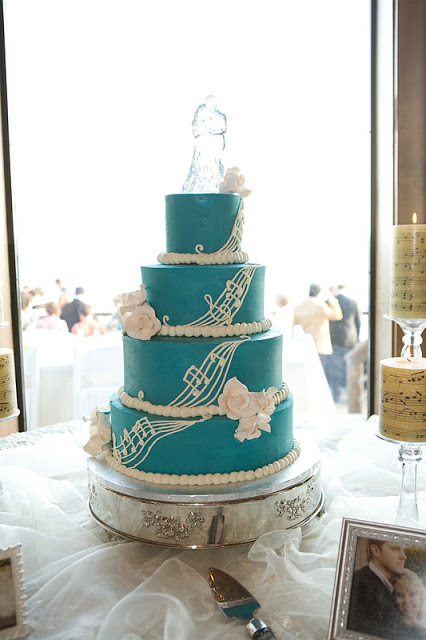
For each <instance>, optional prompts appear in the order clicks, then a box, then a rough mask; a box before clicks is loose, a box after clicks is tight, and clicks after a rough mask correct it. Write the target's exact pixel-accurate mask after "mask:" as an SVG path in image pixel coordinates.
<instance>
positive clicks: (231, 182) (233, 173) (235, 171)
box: [219, 167, 251, 198]
mask: <svg viewBox="0 0 426 640" xmlns="http://www.w3.org/2000/svg"><path fill="white" fill-rule="evenodd" d="M244 182H245V177H244V176H243V175H241V174H240V170H239V168H238V167H232V169H227V171H226V173H225V177H224V179H223V182H221V183H220V185H219V193H238V194H239V195H240V196H241V197H242V198H246V197H247V196H249V195H250V194H251V190H250V189H247V187H245V186H244Z"/></svg>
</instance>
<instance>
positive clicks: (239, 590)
mask: <svg viewBox="0 0 426 640" xmlns="http://www.w3.org/2000/svg"><path fill="white" fill-rule="evenodd" d="M209 583H210V589H211V590H212V592H213V595H214V597H215V598H216V602H217V604H218V605H219V607H220V609H221V611H222V612H223V613H224V615H225V616H226V617H227V618H229V619H232V618H242V619H243V620H247V621H248V622H247V625H246V629H247V631H248V632H249V634H250V636H251V638H252V640H260V639H261V638H262V640H276V638H275V636H274V634H273V633H272V631H271V629H270V628H269V627H268V625H267V624H266V623H265V622H263V620H260V619H259V618H255V617H254V612H255V611H256V609H258V608H259V607H260V604H259V603H258V602H257V600H256V599H255V598H254V596H252V595H251V593H250V591H248V590H247V589H246V588H245V587H243V585H242V584H240V583H239V582H238V581H237V580H235V578H233V577H232V576H230V575H229V574H227V573H225V572H224V571H221V570H220V569H214V568H211V569H210V570H209Z"/></svg>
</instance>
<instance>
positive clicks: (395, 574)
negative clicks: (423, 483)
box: [328, 518, 426, 640]
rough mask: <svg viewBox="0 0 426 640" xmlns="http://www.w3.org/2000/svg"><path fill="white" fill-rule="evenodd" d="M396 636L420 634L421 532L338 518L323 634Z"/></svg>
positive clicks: (424, 554)
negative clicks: (327, 617) (326, 625)
mask: <svg viewBox="0 0 426 640" xmlns="http://www.w3.org/2000/svg"><path fill="white" fill-rule="evenodd" d="M386 543H387V544H386ZM377 558H380V562H381V563H382V564H381V565H380V567H381V568H383V565H385V566H386V569H384V573H385V576H384V577H383V575H382V574H381V572H380V570H379V571H377ZM404 558H405V559H404ZM372 564H374V566H372ZM370 573H371V576H370ZM373 574H374V576H373ZM383 578H384V579H383ZM378 580H379V582H378ZM413 585H415V586H413ZM409 593H410V596H408V595H406V594H409ZM409 598H411V600H409ZM413 598H414V600H413ZM396 638H399V639H400V640H403V639H404V640H405V638H410V639H411V638H413V639H415V640H418V639H419V640H420V639H422V638H426V532H425V531H420V530H417V529H410V528H407V527H400V526H397V525H387V524H380V523H374V522H365V521H362V520H351V519H347V518H343V523H342V532H341V536H340V545H339V553H338V558H337V565H336V577H335V582H334V591H333V600H332V606H331V616H330V625H329V633H328V640H377V639H379V640H395V639H396Z"/></svg>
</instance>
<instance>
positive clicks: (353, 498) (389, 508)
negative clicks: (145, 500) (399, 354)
mask: <svg viewBox="0 0 426 640" xmlns="http://www.w3.org/2000/svg"><path fill="white" fill-rule="evenodd" d="M375 422H377V418H374V417H373V418H372V419H370V420H369V421H368V422H367V421H365V420H363V419H361V418H360V417H357V416H341V415H340V416H339V415H336V416H334V417H333V418H329V419H328V420H327V421H324V423H321V421H320V420H315V421H314V420H309V419H307V418H306V417H303V416H299V417H296V424H298V425H299V426H296V430H295V431H296V435H297V434H298V433H299V434H301V433H303V435H304V437H305V438H312V439H313V440H315V441H317V442H318V444H319V446H320V450H321V462H322V486H323V489H324V493H325V513H324V514H323V515H321V516H320V517H319V518H315V519H314V520H313V521H312V522H311V523H309V524H308V525H307V526H306V527H305V528H304V529H303V530H301V529H300V528H299V529H294V530H289V531H275V532H273V533H271V534H265V535H263V536H262V537H261V538H259V539H258V540H257V541H256V542H255V543H254V544H252V545H247V546H244V545H242V546H237V547H228V548H223V549H208V550H195V551H193V550H174V549H166V548H160V547H155V546H149V545H146V544H142V543H139V542H132V541H123V540H120V541H110V540H109V538H108V536H107V534H106V532H104V531H103V530H102V529H101V528H100V527H99V526H98V525H97V524H96V523H95V522H94V521H93V520H92V519H91V517H90V515H89V512H88V507H87V493H88V492H87V474H86V459H87V456H86V454H85V453H84V452H83V450H82V448H81V446H82V444H84V443H85V441H86V439H87V425H86V424H85V423H82V422H73V423H69V424H61V425H56V426H54V427H46V428H43V429H39V430H36V431H34V432H32V433H30V434H16V435H14V436H8V437H6V438H3V439H0V548H5V547H8V546H13V545H15V544H17V543H20V544H21V545H22V560H23V571H24V583H25V593H26V599H27V612H28V621H29V626H30V636H29V637H30V639H31V640H36V639H37V640H95V639H96V640H138V639H144V640H145V639H147V640H157V639H158V640H163V639H165V640H198V639H201V638H202V639H203V640H219V639H220V640H237V639H243V638H246V637H248V636H247V635H246V631H245V628H244V626H243V624H242V623H241V622H239V621H232V622H231V621H227V620H226V619H225V618H224V617H223V615H222V613H221V612H220V611H219V609H218V608H217V605H216V603H215V602H214V600H213V597H212V596H211V593H210V589H209V586H208V583H207V574H208V569H209V567H210V566H215V567H218V568H221V569H224V570H225V571H228V572H229V573H230V574H232V575H233V576H235V577H236V578H237V579H239V580H240V581H241V582H242V583H244V584H245V585H246V586H247V587H248V588H249V589H250V590H251V591H252V592H253V593H254V595H255V596H256V597H257V599H258V600H259V602H260V603H261V604H262V609H261V616H262V618H263V619H265V620H266V621H267V622H268V623H269V624H270V625H271V627H272V629H273V630H274V632H275V634H276V636H277V638H278V639H279V640H280V639H290V640H292V639H293V640H294V639H295V638H298V639H303V640H325V639H326V638H327V630H328V623H329V616H330V607H331V599H332V592H333V584H334V577H335V566H336V559H337V553H338V546H339V536H340V529H341V522H342V517H350V518H358V519H361V520H367V521H372V522H394V521H395V511H396V507H397V502H398V495H399V490H400V482H401V467H400V463H399V462H398V460H397V452H398V448H397V445H392V444H389V443H386V442H383V441H381V440H379V439H378V438H377V437H376V436H375V435H374V432H375ZM425 464H426V463H421V464H420V466H419V470H418V489H419V491H418V498H419V508H420V523H419V527H422V528H424V527H425V524H426V494H425V490H426V468H425Z"/></svg>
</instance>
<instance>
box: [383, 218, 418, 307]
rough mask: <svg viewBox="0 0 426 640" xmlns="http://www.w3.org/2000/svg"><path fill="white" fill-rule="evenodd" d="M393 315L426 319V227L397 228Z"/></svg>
mask: <svg viewBox="0 0 426 640" xmlns="http://www.w3.org/2000/svg"><path fill="white" fill-rule="evenodd" d="M391 316H393V317H394V318H413V319H420V318H426V224H400V225H397V226H395V227H394V229H393V249H392V277H391Z"/></svg>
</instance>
